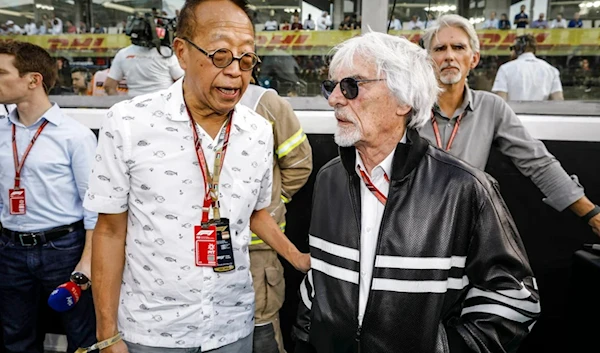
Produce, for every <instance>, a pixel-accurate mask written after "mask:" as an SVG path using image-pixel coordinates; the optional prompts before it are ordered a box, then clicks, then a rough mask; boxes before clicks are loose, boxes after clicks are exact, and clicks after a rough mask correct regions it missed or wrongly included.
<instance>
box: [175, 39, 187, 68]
mask: <svg viewBox="0 0 600 353" xmlns="http://www.w3.org/2000/svg"><path fill="white" fill-rule="evenodd" d="M186 44H187V43H186V42H185V41H184V40H183V39H181V38H175V40H174V41H173V51H174V53H175V55H176V56H177V61H179V66H181V68H182V69H183V70H184V71H185V70H186V69H187V58H188V55H187V51H188V50H189V47H188V46H187V45H186Z"/></svg>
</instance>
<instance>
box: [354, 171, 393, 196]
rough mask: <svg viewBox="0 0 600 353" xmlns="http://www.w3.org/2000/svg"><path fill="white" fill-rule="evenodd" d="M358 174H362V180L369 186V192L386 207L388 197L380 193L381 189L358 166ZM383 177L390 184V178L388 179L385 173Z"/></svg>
mask: <svg viewBox="0 0 600 353" xmlns="http://www.w3.org/2000/svg"><path fill="white" fill-rule="evenodd" d="M358 172H359V173H360V177H361V178H362V180H363V182H364V183H365V185H366V186H367V189H369V191H370V192H372V193H373V195H375V197H376V198H377V200H379V202H381V204H382V205H384V206H385V203H386V202H387V196H385V195H384V194H383V193H382V192H381V191H379V189H378V188H377V187H376V186H375V184H373V182H372V181H371V178H369V175H368V174H367V173H365V171H364V170H362V168H361V167H360V166H358ZM383 177H384V178H385V181H387V182H388V183H389V182H390V178H388V176H387V174H386V173H385V172H384V173H383Z"/></svg>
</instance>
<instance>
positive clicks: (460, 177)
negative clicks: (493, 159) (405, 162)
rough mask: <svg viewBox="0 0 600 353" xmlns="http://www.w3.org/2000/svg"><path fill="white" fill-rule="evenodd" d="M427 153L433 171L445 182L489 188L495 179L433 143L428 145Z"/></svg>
mask: <svg viewBox="0 0 600 353" xmlns="http://www.w3.org/2000/svg"><path fill="white" fill-rule="evenodd" d="M426 155H427V156H428V157H429V160H430V163H432V166H433V169H432V171H433V172H434V173H435V175H437V176H438V180H440V182H444V183H445V184H448V183H449V182H450V180H451V181H452V182H453V183H459V184H462V185H465V184H466V185H472V186H474V187H483V188H485V189H488V188H490V187H491V183H492V182H493V181H494V179H493V178H492V177H491V176H490V175H489V174H487V173H486V172H484V171H482V170H480V169H478V168H475V167H474V166H472V165H470V164H469V163H467V162H465V161H463V160H461V159H459V158H458V157H455V156H453V155H451V154H450V153H447V152H445V151H442V150H441V149H439V148H436V147H434V146H432V145H429V146H428V147H427V151H426ZM444 178H445V179H446V180H443V179H444Z"/></svg>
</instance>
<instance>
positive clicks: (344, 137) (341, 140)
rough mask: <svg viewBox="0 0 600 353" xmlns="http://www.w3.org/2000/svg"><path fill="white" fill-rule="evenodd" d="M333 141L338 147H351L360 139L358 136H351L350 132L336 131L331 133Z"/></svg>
mask: <svg viewBox="0 0 600 353" xmlns="http://www.w3.org/2000/svg"><path fill="white" fill-rule="evenodd" d="M333 139H334V141H335V143H336V144H337V145H338V146H340V147H351V146H354V145H355V144H356V143H357V142H358V141H360V136H353V135H352V134H341V133H339V132H337V131H336V133H335V134H334V135H333Z"/></svg>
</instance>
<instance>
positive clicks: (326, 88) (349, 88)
mask: <svg viewBox="0 0 600 353" xmlns="http://www.w3.org/2000/svg"><path fill="white" fill-rule="evenodd" d="M376 81H385V78H376V79H371V80H366V79H365V80H359V79H355V78H354V77H346V78H343V79H342V80H341V81H332V80H325V81H323V83H321V92H322V93H323V96H324V97H325V98H326V99H329V96H331V93H333V90H334V89H335V86H337V84H338V83H339V84H340V89H341V90H342V94H343V95H344V97H346V98H347V99H354V98H356V97H357V96H358V84H359V83H361V82H376Z"/></svg>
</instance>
